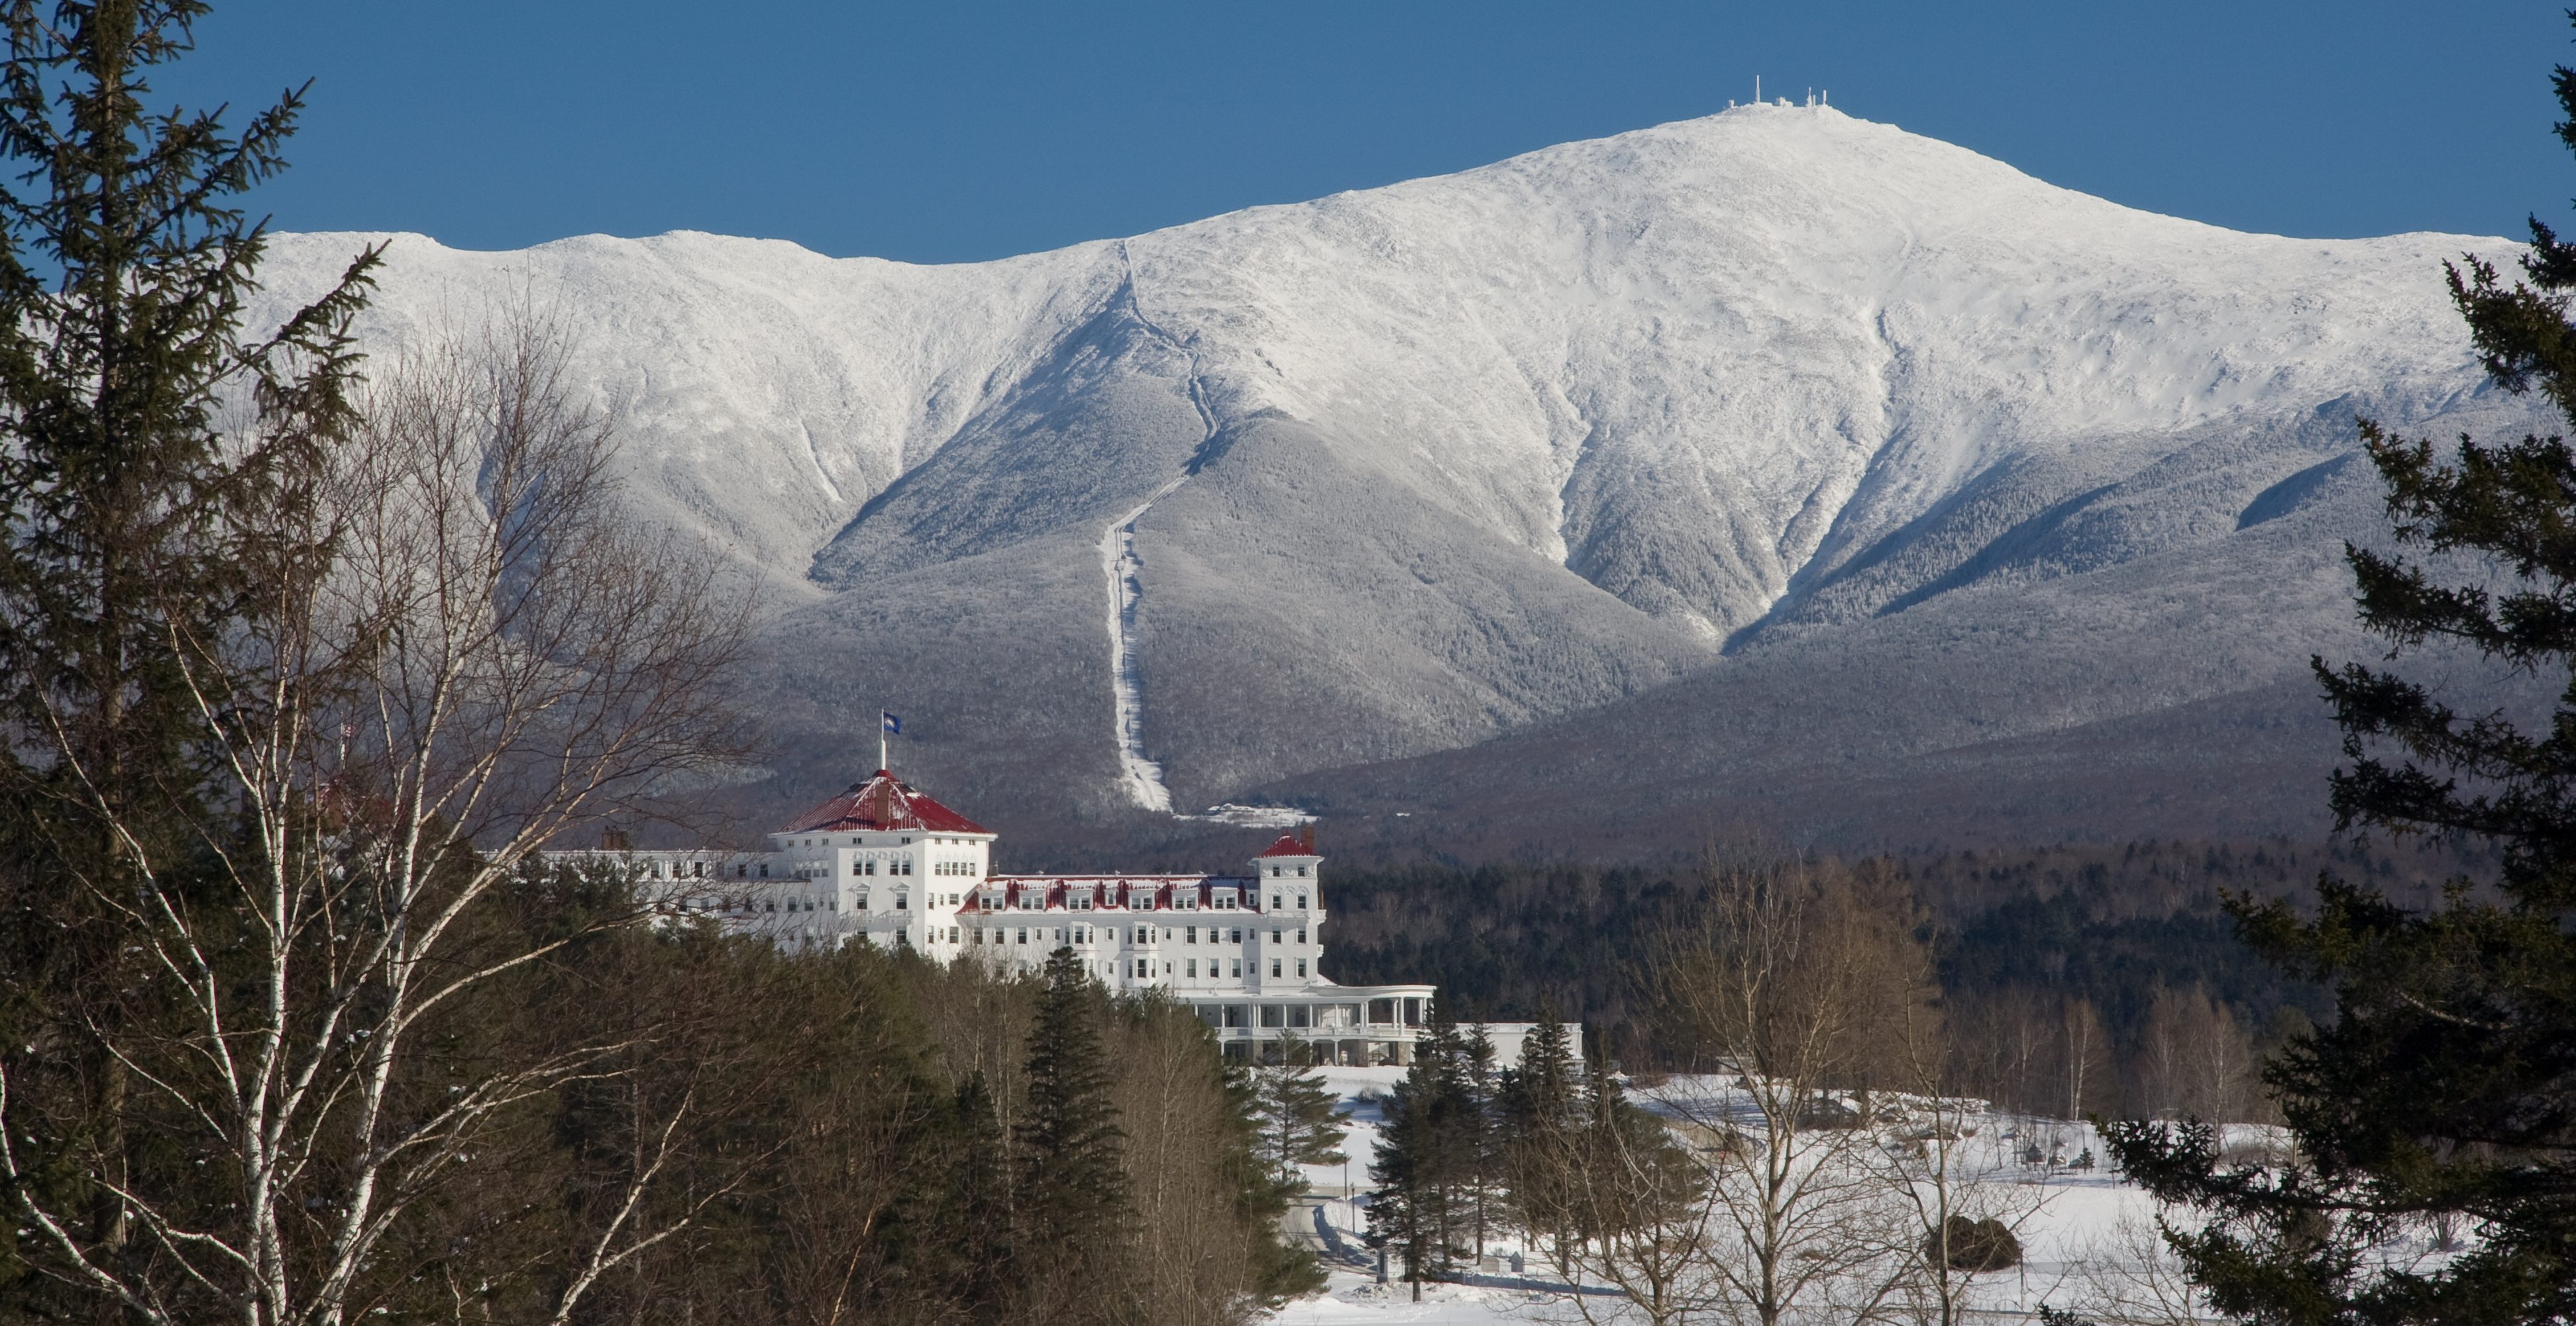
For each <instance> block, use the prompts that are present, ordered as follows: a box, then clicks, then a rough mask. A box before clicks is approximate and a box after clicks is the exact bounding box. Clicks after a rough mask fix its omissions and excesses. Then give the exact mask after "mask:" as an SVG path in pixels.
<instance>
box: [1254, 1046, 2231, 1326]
mask: <svg viewBox="0 0 2576 1326" xmlns="http://www.w3.org/2000/svg"><path fill="white" fill-rule="evenodd" d="M1321 1072H1322V1073H1323V1075H1324V1078H1325V1080H1326V1081H1327V1082H1328V1083H1329V1084H1330V1085H1331V1086H1332V1087H1333V1089H1334V1090H1336V1091H1338V1092H1339V1093H1341V1095H1342V1097H1343V1108H1344V1110H1345V1111H1346V1112H1347V1116H1348V1118H1349V1120H1350V1122H1349V1126H1348V1132H1347V1134H1346V1141H1345V1143H1344V1145H1343V1148H1342V1149H1343V1150H1344V1151H1345V1152H1347V1153H1348V1154H1349V1155H1350V1158H1351V1163H1350V1166H1349V1168H1348V1175H1349V1181H1350V1182H1351V1184H1353V1185H1354V1186H1355V1187H1356V1188H1357V1189H1358V1190H1360V1191H1361V1192H1363V1193H1364V1192H1365V1190H1366V1188H1367V1186H1368V1165H1369V1162H1370V1161H1371V1159H1372V1158H1374V1156H1375V1154H1376V1149H1377V1139H1378V1129H1379V1124H1380V1122H1381V1120H1382V1115H1381V1114H1380V1112H1379V1109H1378V1104H1377V1097H1378V1096H1379V1095H1380V1094H1381V1093H1383V1092H1385V1091H1386V1090H1388V1089H1389V1088H1391V1087H1392V1086H1393V1085H1394V1084H1395V1083H1396V1082H1397V1081H1399V1080H1401V1078H1402V1077H1403V1075H1404V1070H1403V1069H1400V1068H1329V1069H1323V1070H1321ZM1725 1094H1726V1093H1725V1090H1724V1088H1722V1087H1720V1086H1717V1085H1715V1084H1713V1083H1709V1082H1706V1081H1692V1080H1688V1079H1682V1080H1677V1081H1676V1082H1674V1083H1670V1084H1667V1085H1665V1086H1663V1087H1660V1088H1658V1089H1657V1090H1656V1091H1654V1092H1637V1093H1634V1094H1633V1096H1632V1098H1633V1099H1636V1100H1638V1101H1639V1102H1640V1103H1641V1104H1645V1105H1647V1106H1648V1107H1649V1108H1658V1109H1661V1108H1665V1107H1664V1106H1663V1105H1662V1104H1661V1103H1660V1102H1659V1100H1658V1098H1661V1099H1662V1100H1665V1101H1669V1100H1671V1099H1673V1098H1674V1097H1675V1096H1676V1095H1692V1096H1695V1097H1696V1098H1697V1099H1698V1100H1699V1101H1700V1102H1702V1103H1705V1102H1707V1101H1709V1100H1711V1099H1717V1098H1722V1097H1723V1096H1724V1095H1725ZM1973 1126H1975V1127H1976V1128H1977V1130H1978V1132H1977V1140H1978V1143H1979V1144H1980V1145H1981V1146H1983V1147H1985V1148H1988V1149H1987V1151H1986V1152H1985V1154H1983V1155H1982V1156H1972V1157H1971V1158H1970V1161H1969V1163H1970V1164H1971V1165H1974V1166H1976V1167H1979V1168H1981V1169H1984V1170H1986V1171H1988V1172H1991V1173H1992V1174H1993V1175H1995V1181H1996V1182H1998V1183H2001V1184H2008V1185H2010V1186H2011V1188H2012V1189H2013V1191H2012V1192H2011V1194H2010V1195H2009V1201H2008V1202H2005V1203H2003V1204H2002V1205H2006V1206H2009V1207H2010V1208H2012V1210H2013V1211H2014V1212H2015V1213H2016V1214H2015V1215H2014V1218H2013V1220H2012V1221H2011V1223H2014V1224H2015V1225H2016V1226H2017V1234H2018V1237H2019V1239H2020V1241H2021V1244H2022V1249H2023V1259H2022V1264H2021V1265H2020V1266H2019V1267H2016V1268H2014V1269H2012V1270H2010V1271H2005V1272H2000V1273H1997V1274H1994V1275H1991V1276H1987V1277H1984V1278H1983V1279H1982V1280H1981V1281H1980V1283H1979V1284H1978V1287H1977V1291H1976V1296H1977V1299H1978V1301H1979V1305H1980V1307H1982V1308H1983V1309H1985V1310H1986V1311H1987V1312H1991V1313H1994V1314H1995V1316H1996V1318H1998V1319H2004V1318H2019V1317H2023V1316H2026V1315H2027V1314H2029V1313H2031V1312H2032V1311H2034V1310H2035V1309H2036V1308H2037V1307H2038V1306H2039V1305H2041V1304H2043V1303H2046V1304H2049V1305H2051V1306H2055V1307H2060V1308H2067V1309H2072V1310H2079V1311H2080V1310H2085V1309H2092V1310H2094V1311H2096V1312H2098V1311H2099V1310H2100V1309H2101V1307H2102V1303H2101V1299H2102V1296H2103V1295H2104V1294H2106V1293H2109V1292H2117V1293H2119V1294H2121V1295H2122V1296H2123V1297H2124V1298H2127V1299H2129V1300H2132V1301H2136V1300H2139V1299H2143V1298H2148V1297H2152V1296H2153V1295H2155V1294H2156V1293H2158V1292H2171V1291H2172V1288H2173V1286H2172V1285H2171V1283H2170V1281H2169V1278H2168V1277H2169V1275H2170V1268H2169V1264H2167V1265H2164V1266H2159V1265H2158V1261H2159V1260H2160V1259H2159V1256H2158V1251H2157V1246H2156V1244H2155V1241H2154V1234H2153V1221H2154V1215H2155V1206H2154V1203H2153V1202H2152V1201H2150V1200H2149V1199H2148V1198H2147V1196H2146V1195H2145V1194H2144V1193H2142V1192H2140V1191H2139V1190H2137V1189H2136V1188H2134V1187H2131V1186H2129V1185H2126V1184H2123V1183H2121V1182H2120V1181H2119V1180H2118V1179H2117V1178H2115V1177H2113V1176H2112V1175H2111V1174H2110V1173H2109V1172H2108V1170H2107V1169H2105V1168H2102V1167H2100V1166H2098V1165H2097V1166H2096V1167H2095V1168H2093V1169H2090V1170H2078V1169H2073V1168H2067V1167H2062V1166H2048V1165H2044V1164H2043V1165H2039V1166H2025V1165H2022V1164H2019V1163H2017V1158H2018V1157H2019V1156H2020V1155H2021V1153H2022V1150H2023V1148H2024V1147H2025V1146H2027V1145H2030V1144H2033V1143H2036V1144H2037V1145H2038V1147H2039V1149H2040V1151H2041V1153H2042V1154H2043V1155H2046V1154H2048V1153H2050V1152H2052V1151H2055V1152H2058V1153H2060V1154H2062V1155H2063V1156H2064V1157H2065V1158H2067V1159H2069V1160H2072V1159H2075V1158H2076V1157H2078V1156H2080V1155H2081V1154H2082V1153H2083V1152H2084V1151H2086V1150H2090V1151H2091V1152H2092V1153H2093V1156H2094V1157H2095V1159H2096V1160H2097V1161H2098V1160H2099V1159H2100V1157H2101V1156H2102V1155H2103V1154H2104V1153H2103V1148H2102V1142H2101V1138H2100V1137H2099V1136H2097V1135H2096V1134H2095V1133H2094V1131H2093V1129H2092V1128H2091V1127H2089V1126H2087V1125H2084V1124H2078V1123H2067V1122H2064V1121H2059V1120H2047V1119H2026V1118H2021V1117H2018V1116H2012V1115H2000V1114H1984V1115H1980V1116H1978V1117H1977V1118H1976V1119H1975V1120H1974V1121H1973ZM2245 1131H2246V1132H2247V1134H2248V1136H2249V1138H2250V1137H2251V1136H2253V1134H2254V1131H2255V1130H2245ZM1307 1177H1308V1180H1309V1182H1310V1183H1311V1184H1312V1185H1313V1189H1314V1191H1315V1192H1316V1193H1317V1194H1318V1195H1324V1200H1323V1201H1322V1203H1321V1206H1322V1209H1323V1212H1324V1217H1325V1220H1326V1222H1327V1223H1328V1224H1329V1225H1330V1226H1331V1228H1332V1231H1333V1233H1334V1235H1335V1236H1336V1241H1337V1242H1339V1243H1340V1244H1342V1245H1343V1246H1345V1247H1347V1248H1349V1249H1352V1250H1354V1251H1364V1249H1363V1246H1362V1244H1361V1242H1360V1235H1361V1233H1362V1232H1363V1231H1364V1230H1365V1229H1366V1227H1367V1218H1366V1214H1365V1211H1364V1208H1363V1206H1362V1204H1361V1202H1360V1201H1354V1200H1350V1199H1346V1198H1343V1197H1341V1196H1339V1194H1341V1193H1342V1192H1343V1191H1344V1188H1343V1183H1344V1169H1343V1167H1341V1166H1309V1167H1308V1170H1307ZM1487 1250H1488V1252H1489V1253H1492V1254H1494V1255H1496V1256H1499V1257H1502V1258H1504V1259H1505V1261H1504V1264H1503V1267H1502V1269H1500V1270H1496V1271H1486V1272H1481V1273H1478V1274H1474V1275H1471V1276H1469V1277H1467V1278H1466V1279H1465V1281H1464V1282H1462V1283H1457V1284H1437V1285H1426V1286H1425V1287H1424V1290H1423V1298H1422V1301H1421V1302H1419V1303H1416V1302H1414V1301H1413V1298H1412V1288H1411V1286H1409V1285H1407V1284H1405V1283H1403V1282H1402V1280H1401V1278H1400V1276H1401V1270H1400V1268H1399V1269H1398V1270H1397V1271H1396V1272H1395V1275H1396V1276H1397V1277H1398V1278H1396V1279H1395V1280H1394V1282H1393V1283H1389V1284H1385V1285H1380V1284H1377V1283H1376V1281H1375V1277H1374V1275H1373V1274H1371V1273H1369V1272H1367V1271H1364V1270H1361V1269H1359V1268H1357V1267H1337V1268H1336V1269H1335V1270H1334V1271H1333V1273H1332V1281H1331V1284H1330V1285H1329V1286H1328V1288H1327V1289H1326V1290H1325V1292H1324V1293H1322V1294H1321V1295H1318V1296H1316V1297H1314V1298H1309V1299H1305V1300H1303V1301H1300V1302H1297V1303H1292V1304H1290V1305H1288V1306H1287V1307H1286V1308H1285V1309H1283V1310H1282V1311H1281V1312H1280V1313H1279V1314H1278V1317H1277V1320H1278V1321H1280V1322H1281V1323H1283V1324H1286V1326H1340V1324H1342V1323H1363V1322H1367V1323H1375V1322H1387V1323H1408V1324H1420V1326H1450V1324H1453V1323H1454V1324H1459V1326H1464V1324H1467V1323H1488V1322H1498V1321H1540V1322H1558V1321H1581V1320H1583V1314H1581V1313H1579V1312H1577V1311H1576V1310H1575V1309H1574V1307H1573V1306H1572V1304H1571V1302H1570V1301H1569V1299H1568V1292H1569V1291H1568V1287H1567V1286H1566V1285H1564V1284H1562V1283H1558V1282H1556V1281H1554V1279H1553V1278H1552V1277H1551V1276H1550V1275H1549V1273H1548V1272H1547V1270H1546V1269H1545V1266H1544V1263H1543V1262H1542V1261H1541V1260H1540V1259H1538V1258H1536V1257H1535V1256H1530V1257H1527V1258H1526V1260H1525V1267H1526V1274H1523V1275H1515V1274H1513V1273H1512V1272H1511V1271H1510V1269H1509V1261H1508V1258H1509V1256H1510V1255H1511V1254H1512V1253H1513V1252H1516V1251H1518V1252H1526V1251H1527V1250H1525V1249H1522V1248H1519V1247H1518V1246H1517V1245H1516V1239H1515V1237H1514V1236H1513V1235H1510V1234H1503V1235H1501V1236H1500V1238H1499V1240H1498V1241H1489V1243H1488V1245H1487ZM2160 1280H2161V1281H2163V1282H2162V1283H2159V1281H2160ZM1588 1297H1589V1299H1590V1303H1589V1306H1590V1307H1591V1309H1592V1312H1593V1314H1594V1317H1595V1318H1596V1319H1597V1320H1609V1319H1611V1318H1613V1317H1614V1316H1616V1315H1617V1310H1616V1303H1615V1300H1613V1299H1611V1298H1609V1297H1607V1296H1606V1295H1605V1294H1604V1293H1602V1292H1600V1291H1599V1290H1597V1289H1596V1290H1595V1291H1594V1292H1593V1293H1592V1294H1590V1295H1589V1296H1588Z"/></svg>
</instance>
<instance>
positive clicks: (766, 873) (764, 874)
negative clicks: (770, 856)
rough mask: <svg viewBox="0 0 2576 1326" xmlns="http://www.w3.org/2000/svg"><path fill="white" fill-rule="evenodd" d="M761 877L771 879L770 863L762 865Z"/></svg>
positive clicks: (764, 862) (762, 863)
mask: <svg viewBox="0 0 2576 1326" xmlns="http://www.w3.org/2000/svg"><path fill="white" fill-rule="evenodd" d="M760 877H761V878H762V879H767V878H769V863H768V862H766V861H763V862H761V863H760Z"/></svg>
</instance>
